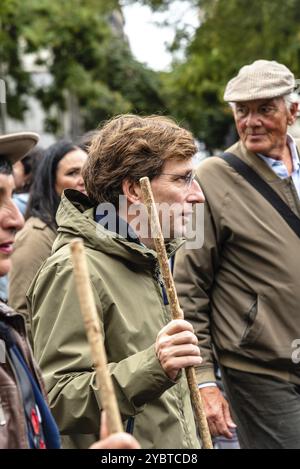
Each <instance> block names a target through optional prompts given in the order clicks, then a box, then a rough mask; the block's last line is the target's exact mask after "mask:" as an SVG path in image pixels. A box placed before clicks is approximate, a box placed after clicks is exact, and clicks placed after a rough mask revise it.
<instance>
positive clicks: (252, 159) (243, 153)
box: [226, 139, 300, 182]
mask: <svg viewBox="0 0 300 469" xmlns="http://www.w3.org/2000/svg"><path fill="white" fill-rule="evenodd" d="M295 143H296V145H297V149H298V152H300V140H299V139H298V140H297V139H296V140H295ZM226 151H228V152H229V153H233V154H235V155H237V156H239V157H240V158H241V159H242V160H243V161H245V163H247V164H248V165H249V166H250V167H251V168H252V169H254V170H255V171H256V172H257V173H258V174H259V175H260V176H261V177H262V178H263V179H264V180H265V181H268V182H276V181H277V182H278V181H280V178H279V177H278V176H277V174H276V173H275V172H274V171H273V170H272V169H271V168H270V166H268V165H267V164H266V163H265V162H264V161H263V159H262V158H260V157H259V156H258V155H256V153H252V152H251V151H248V150H247V148H246V147H245V145H244V144H243V142H242V141H241V140H239V141H238V142H237V143H235V144H234V145H232V146H231V147H230V148H228V150H226Z"/></svg>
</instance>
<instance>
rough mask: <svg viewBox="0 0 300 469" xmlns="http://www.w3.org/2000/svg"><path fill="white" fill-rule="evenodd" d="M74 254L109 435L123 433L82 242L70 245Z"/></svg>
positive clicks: (83, 310)
mask: <svg viewBox="0 0 300 469" xmlns="http://www.w3.org/2000/svg"><path fill="white" fill-rule="evenodd" d="M71 253H72V261H73V266H74V275H75V282H76V287H77V293H78V297H79V303H80V309H81V313H82V317H83V322H84V325H85V329H86V333H87V337H88V341H89V344H90V347H91V355H92V360H93V363H94V366H95V369H96V380H97V386H98V389H99V396H100V402H101V405H102V408H103V410H105V413H106V420H107V427H108V432H109V434H111V433H118V432H123V431H124V430H123V425H122V421H121V417H120V412H119V409H118V404H117V399H116V396H115V392H114V387H113V383H112V379H111V376H110V374H109V372H108V369H107V358H106V352H105V348H104V340H103V337H102V333H101V329H100V323H99V318H98V315H97V310H96V306H95V301H94V297H93V292H92V288H91V283H90V278H89V272H88V268H87V261H86V256H85V252H84V246H83V242H82V240H81V239H79V238H78V239H74V240H73V241H72V242H71Z"/></svg>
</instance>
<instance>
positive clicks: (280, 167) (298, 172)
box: [258, 135, 300, 199]
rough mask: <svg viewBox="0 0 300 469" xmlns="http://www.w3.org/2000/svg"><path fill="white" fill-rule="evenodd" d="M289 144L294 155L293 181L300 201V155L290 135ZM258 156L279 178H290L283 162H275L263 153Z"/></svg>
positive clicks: (288, 136) (288, 137)
mask: <svg viewBox="0 0 300 469" xmlns="http://www.w3.org/2000/svg"><path fill="white" fill-rule="evenodd" d="M287 144H288V146H289V149H290V152H291V155H292V162H293V171H292V174H291V176H292V179H293V183H294V185H295V188H296V191H297V194H298V197H299V199H300V162H299V155H298V150H297V146H296V143H295V140H294V139H293V137H291V136H290V135H287ZM258 156H259V157H260V158H262V159H263V160H264V161H265V162H266V163H267V165H268V166H270V168H271V169H272V170H273V171H274V173H276V174H277V176H278V177H280V178H281V179H285V178H287V177H289V173H288V170H287V167H286V166H285V164H284V163H283V161H282V160H274V159H273V158H269V157H268V156H264V155H262V154H261V153H258Z"/></svg>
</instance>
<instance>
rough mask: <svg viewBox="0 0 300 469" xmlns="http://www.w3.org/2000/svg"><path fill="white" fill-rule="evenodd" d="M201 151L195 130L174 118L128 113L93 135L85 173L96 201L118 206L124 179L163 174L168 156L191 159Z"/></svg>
mask: <svg viewBox="0 0 300 469" xmlns="http://www.w3.org/2000/svg"><path fill="white" fill-rule="evenodd" d="M196 151H197V147H196V145H195V142H194V138H193V136H192V134H191V133H190V132H189V131H188V130H186V129H183V128H181V127H179V126H178V125H177V124H176V122H174V121H173V120H172V119H170V118H167V117H162V116H148V117H141V116H136V115H132V114H125V115H120V116H117V117H114V118H113V119H111V120H109V121H106V122H104V123H103V125H102V127H100V128H99V129H98V131H97V133H96V134H95V136H94V137H93V139H92V142H91V146H90V148H89V152H88V154H89V156H88V159H87V161H86V163H85V165H84V167H83V170H82V174H83V179H84V182H85V187H86V191H87V193H88V196H89V198H90V199H91V200H93V201H94V202H95V203H98V204H99V203H101V202H110V203H112V204H113V205H115V206H116V207H117V206H118V200H119V195H120V194H122V193H123V191H122V182H123V180H124V179H129V180H131V181H134V182H138V181H139V179H140V178H141V177H143V176H148V177H149V179H150V180H151V179H153V178H154V177H156V176H159V175H160V174H161V173H162V171H163V167H164V164H165V162H166V161H167V160H171V159H172V160H181V161H182V160H188V159H190V158H192V157H193V156H194V155H195V153H196Z"/></svg>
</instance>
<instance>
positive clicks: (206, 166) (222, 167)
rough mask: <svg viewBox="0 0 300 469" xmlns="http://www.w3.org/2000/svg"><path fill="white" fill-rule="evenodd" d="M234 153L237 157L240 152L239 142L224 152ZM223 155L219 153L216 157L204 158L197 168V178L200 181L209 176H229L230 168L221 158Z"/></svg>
mask: <svg viewBox="0 0 300 469" xmlns="http://www.w3.org/2000/svg"><path fill="white" fill-rule="evenodd" d="M227 152H229V153H234V154H237V155H239V154H240V152H241V150H240V142H237V143H235V144H234V145H232V146H231V147H230V148H228V149H227V150H226V153H227ZM222 155H223V153H221V152H220V154H219V155H218V156H214V155H213V156H209V157H208V158H206V159H205V160H204V161H203V162H202V163H201V164H200V165H199V167H198V168H197V176H198V177H199V179H200V181H201V179H202V178H204V179H206V178H209V177H210V176H212V177H215V176H220V175H223V176H224V175H225V174H227V173H228V174H231V173H232V168H231V167H230V166H229V164H228V163H227V162H226V161H225V160H224V158H222Z"/></svg>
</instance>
